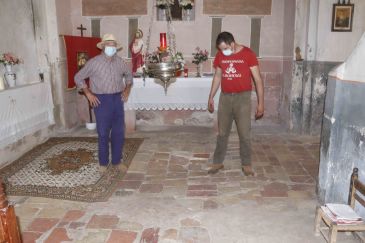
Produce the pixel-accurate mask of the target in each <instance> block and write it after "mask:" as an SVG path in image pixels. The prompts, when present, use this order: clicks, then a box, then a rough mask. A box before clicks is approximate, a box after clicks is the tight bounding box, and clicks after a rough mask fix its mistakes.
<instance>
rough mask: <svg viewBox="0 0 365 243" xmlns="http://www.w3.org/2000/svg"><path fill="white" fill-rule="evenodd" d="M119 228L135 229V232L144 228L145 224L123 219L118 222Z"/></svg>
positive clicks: (125, 229)
mask: <svg viewBox="0 0 365 243" xmlns="http://www.w3.org/2000/svg"><path fill="white" fill-rule="evenodd" d="M117 228H118V229H121V230H124V231H133V232H139V231H141V230H142V229H143V225H142V224H140V223H137V222H130V221H124V220H121V221H120V222H119V224H118V227H117Z"/></svg>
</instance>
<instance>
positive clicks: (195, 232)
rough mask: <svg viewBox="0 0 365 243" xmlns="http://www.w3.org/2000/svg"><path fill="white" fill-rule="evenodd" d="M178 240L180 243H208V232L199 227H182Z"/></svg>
mask: <svg viewBox="0 0 365 243" xmlns="http://www.w3.org/2000/svg"><path fill="white" fill-rule="evenodd" d="M179 240H180V241H181V242H184V243H187V242H192V243H194V242H204V243H209V242H210V237H209V232H208V230H207V229H205V228H201V227H183V228H181V229H180V232H179Z"/></svg>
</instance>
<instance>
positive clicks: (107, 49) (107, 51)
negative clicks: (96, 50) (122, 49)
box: [104, 46, 117, 57]
mask: <svg viewBox="0 0 365 243" xmlns="http://www.w3.org/2000/svg"><path fill="white" fill-rule="evenodd" d="M116 52H117V48H116V47H115V46H106V47H105V49H104V53H105V55H107V56H108V57H112V56H113V55H114V54H115V53H116Z"/></svg>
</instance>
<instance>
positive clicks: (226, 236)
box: [10, 128, 358, 243]
mask: <svg viewBox="0 0 365 243" xmlns="http://www.w3.org/2000/svg"><path fill="white" fill-rule="evenodd" d="M62 135H64V134H62ZM66 135H68V136H70V135H71V134H66ZM72 135H73V136H94V135H95V133H94V132H89V131H86V130H85V129H80V130H78V131H76V132H73V133H72ZM128 136H130V137H144V138H145V140H144V143H143V144H142V145H141V147H140V149H139V151H138V153H137V154H136V156H135V157H134V159H133V162H132V164H131V166H130V168H129V170H128V172H127V174H126V176H125V177H124V179H123V180H122V181H121V182H120V184H119V185H118V189H117V190H116V191H115V192H114V194H113V196H112V197H110V198H109V200H108V201H107V202H99V203H83V202H72V201H62V200H55V199H46V198H35V197H10V201H12V202H14V203H15V204H16V206H15V210H16V214H17V215H18V217H19V220H20V225H21V230H22V234H23V239H24V243H28V242H49V243H56V242H79V243H81V242H84V243H94V242H95V243H102V242H108V243H115V242H120V243H128V242H144V243H156V242H189V243H190V242H191V243H192V242H214V243H231V242H232V243H233V242H239V243H241V242H242V243H251V242H252V243H260V242H264V243H265V242H268V243H276V242H278V243H279V242H280V243H286V242H290V243H292V242H293V243H297V242H300V243H305V242H308V243H316V242H325V241H324V239H323V237H322V236H320V237H316V236H314V231H313V229H314V214H315V207H316V205H317V204H318V201H317V197H316V193H315V185H316V177H317V174H318V160H319V137H312V136H298V135H289V134H286V133H283V132H281V131H279V132H278V130H277V129H271V130H270V129H265V130H264V131H263V130H261V129H259V128H255V129H254V131H253V136H252V155H253V157H252V160H253V166H254V169H255V171H256V173H257V176H256V177H245V176H244V175H243V173H242V172H241V170H240V159H239V152H238V151H239V147H238V137H237V135H236V134H235V133H232V134H231V136H230V142H229V146H228V154H227V156H226V160H225V169H224V170H223V171H221V172H219V173H218V174H216V175H207V173H206V168H207V166H208V164H209V162H211V161H210V159H211V156H212V153H213V151H214V147H215V132H214V131H212V130H210V129H209V130H208V129H203V128H201V129H199V128H195V129H185V130H184V129H182V130H181V131H180V130H179V131H159V132H158V131H154V132H135V133H133V134H129V135H128ZM338 242H358V241H356V239H355V238H353V236H352V235H347V234H344V233H340V234H339V239H338Z"/></svg>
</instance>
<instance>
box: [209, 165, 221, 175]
mask: <svg viewBox="0 0 365 243" xmlns="http://www.w3.org/2000/svg"><path fill="white" fill-rule="evenodd" d="M223 168H224V165H223V164H212V165H211V166H210V169H209V170H208V174H217V173H218V171H220V170H222V169H223Z"/></svg>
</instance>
